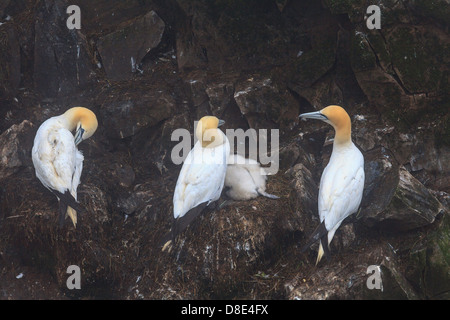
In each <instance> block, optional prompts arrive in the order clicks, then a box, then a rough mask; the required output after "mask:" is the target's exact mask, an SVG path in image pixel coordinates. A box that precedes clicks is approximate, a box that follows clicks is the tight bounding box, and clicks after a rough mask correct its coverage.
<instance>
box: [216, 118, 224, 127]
mask: <svg viewBox="0 0 450 320" xmlns="http://www.w3.org/2000/svg"><path fill="white" fill-rule="evenodd" d="M224 124H225V121H224V120H220V119H219V124H218V125H217V127H220V126H221V125H224Z"/></svg>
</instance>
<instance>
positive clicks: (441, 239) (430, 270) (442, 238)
mask: <svg viewBox="0 0 450 320" xmlns="http://www.w3.org/2000/svg"><path fill="white" fill-rule="evenodd" d="M449 246H450V223H449V215H448V213H447V214H445V215H444V217H443V219H442V221H440V222H439V228H438V229H436V230H434V231H433V232H431V233H430V234H428V235H427V236H426V237H425V238H424V239H421V240H420V241H418V242H417V243H415V244H414V247H413V248H412V250H411V252H410V254H409V263H408V265H407V267H406V272H405V273H406V277H407V278H408V280H409V281H410V282H411V283H412V284H413V285H414V286H415V288H417V290H419V291H420V292H423V294H424V296H425V298H427V299H442V300H448V299H449V298H450V274H449V270H450V257H449V252H450V249H449Z"/></svg>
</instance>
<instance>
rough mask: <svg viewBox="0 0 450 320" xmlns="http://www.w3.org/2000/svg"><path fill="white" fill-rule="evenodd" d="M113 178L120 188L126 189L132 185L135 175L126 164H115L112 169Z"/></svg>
mask: <svg viewBox="0 0 450 320" xmlns="http://www.w3.org/2000/svg"><path fill="white" fill-rule="evenodd" d="M112 172H113V176H115V178H116V179H117V181H119V184H120V185H121V186H122V187H125V188H128V187H130V186H132V185H133V182H134V179H135V178H136V175H135V174H134V171H133V168H132V167H131V166H130V165H128V164H122V165H121V164H118V163H115V164H114V166H113V168H112Z"/></svg>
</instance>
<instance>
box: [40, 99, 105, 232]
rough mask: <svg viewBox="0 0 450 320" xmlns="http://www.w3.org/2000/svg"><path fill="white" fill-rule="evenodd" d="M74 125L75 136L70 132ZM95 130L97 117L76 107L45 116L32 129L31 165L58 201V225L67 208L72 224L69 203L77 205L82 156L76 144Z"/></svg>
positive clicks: (74, 212) (72, 217) (62, 219)
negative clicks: (45, 118)
mask: <svg viewBox="0 0 450 320" xmlns="http://www.w3.org/2000/svg"><path fill="white" fill-rule="evenodd" d="M75 128H77V133H76V137H74V136H73V135H72V133H71V131H72V130H74V129H75ZM96 129H97V119H96V117H95V115H94V113H93V112H92V111H90V110H89V109H86V108H82V107H76V108H72V109H69V110H68V111H66V112H65V113H64V114H62V115H60V116H55V117H52V118H50V119H47V120H46V121H44V123H42V125H41V126H40V127H39V129H38V130H37V132H36V136H35V138H34V144H33V149H32V160H33V165H34V168H35V170H36V176H37V178H38V179H39V180H40V181H41V183H42V184H43V185H44V186H45V187H46V188H48V189H49V190H50V191H52V192H53V193H55V194H56V196H57V197H58V199H59V200H60V224H61V223H62V222H63V221H64V218H65V215H66V210H67V214H68V215H69V216H70V218H71V219H72V221H73V224H74V226H76V221H77V218H76V211H75V210H73V209H74V208H72V207H71V206H74V207H78V206H77V205H76V200H77V187H78V185H79V183H80V176H81V172H82V170H83V159H84V157H83V155H82V154H81V152H80V151H79V150H78V149H77V147H76V143H79V142H81V141H82V140H84V139H87V138H89V137H90V136H91V135H92V134H93V133H94V132H95V130H96ZM69 194H70V195H69ZM68 202H70V203H68ZM69 204H70V205H71V206H68V205H69ZM61 206H63V208H61ZM62 210H64V212H61V211H62Z"/></svg>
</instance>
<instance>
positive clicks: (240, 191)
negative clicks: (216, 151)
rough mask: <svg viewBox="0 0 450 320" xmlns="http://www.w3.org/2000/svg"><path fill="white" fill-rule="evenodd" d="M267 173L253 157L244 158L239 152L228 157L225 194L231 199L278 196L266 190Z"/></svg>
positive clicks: (274, 197)
mask: <svg viewBox="0 0 450 320" xmlns="http://www.w3.org/2000/svg"><path fill="white" fill-rule="evenodd" d="M266 180H267V174H266V172H265V170H264V168H262V167H261V166H260V164H259V163H258V162H257V161H255V160H253V159H250V158H248V159H246V158H244V157H243V156H241V155H239V154H231V155H230V156H229V158H228V166H227V174H226V176H225V187H226V188H229V189H228V190H227V191H226V194H227V195H228V196H229V197H230V198H231V199H233V200H250V199H254V198H256V197H257V196H259V195H261V196H264V197H267V198H270V199H279V197H277V196H275V195H273V194H269V193H267V192H266Z"/></svg>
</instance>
